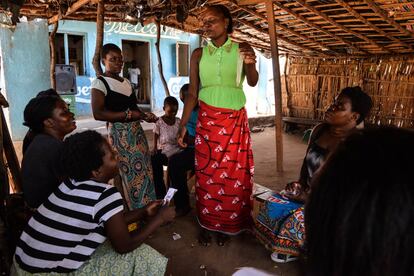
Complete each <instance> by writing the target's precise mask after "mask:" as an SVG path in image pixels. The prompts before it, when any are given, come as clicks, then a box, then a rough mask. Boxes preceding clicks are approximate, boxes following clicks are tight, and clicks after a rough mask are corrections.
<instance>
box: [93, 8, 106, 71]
mask: <svg viewBox="0 0 414 276" xmlns="http://www.w3.org/2000/svg"><path fill="white" fill-rule="evenodd" d="M104 17H105V7H104V1H103V0H99V1H98V11H97V14H96V45H95V54H94V56H93V59H92V65H93V69H94V70H95V73H96V76H97V77H99V76H100V75H102V74H103V71H102V67H101V50H102V46H103V37H104Z"/></svg>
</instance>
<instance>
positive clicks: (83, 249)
mask: <svg viewBox="0 0 414 276" xmlns="http://www.w3.org/2000/svg"><path fill="white" fill-rule="evenodd" d="M121 211H123V203H122V197H121V195H120V194H119V192H118V191H117V189H116V188H115V187H114V186H111V185H108V184H104V183H98V182H95V181H92V180H89V181H83V182H78V183H77V182H74V181H72V182H70V181H65V182H64V183H62V184H60V185H59V187H58V189H57V190H56V191H55V192H53V193H52V194H51V195H50V196H49V198H48V199H47V200H46V202H44V203H43V204H42V205H41V206H40V207H39V208H38V209H37V211H36V213H35V214H34V215H33V217H32V218H31V219H30V220H29V223H28V225H27V227H26V229H25V230H24V232H23V233H22V235H21V237H20V241H19V242H18V245H17V248H16V254H15V258H16V261H17V262H18V264H19V266H20V267H21V268H22V269H24V270H26V271H27V272H31V273H37V272H52V271H53V272H71V271H74V270H76V269H78V268H79V267H80V266H82V264H83V263H84V262H85V261H86V260H88V259H89V258H90V256H91V255H92V253H93V252H94V251H95V249H96V248H97V247H98V246H99V245H100V244H102V243H103V242H104V241H105V240H106V236H105V231H104V222H105V221H107V220H108V219H110V218H111V217H112V216H113V215H115V214H117V213H119V212H121Z"/></svg>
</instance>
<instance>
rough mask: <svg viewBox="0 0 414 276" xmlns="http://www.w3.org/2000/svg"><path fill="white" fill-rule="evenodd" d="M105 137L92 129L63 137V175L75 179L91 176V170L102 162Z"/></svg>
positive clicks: (80, 179)
mask: <svg viewBox="0 0 414 276" xmlns="http://www.w3.org/2000/svg"><path fill="white" fill-rule="evenodd" d="M105 142H106V140H105V138H104V137H103V136H102V135H101V134H99V133H98V132H96V131H94V130H87V131H84V132H80V133H76V134H73V135H71V136H69V137H68V138H66V139H65V141H64V142H63V147H62V151H61V159H60V161H61V162H60V163H61V167H62V170H63V172H64V173H65V175H67V176H68V177H69V178H71V179H74V180H76V181H85V180H88V179H90V178H91V176H92V171H94V170H96V169H98V168H99V167H100V166H102V164H103V157H104V155H105V153H104V150H103V148H102V146H103V144H104V143H105Z"/></svg>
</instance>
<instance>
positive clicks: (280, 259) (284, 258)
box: [270, 252, 298, 263]
mask: <svg viewBox="0 0 414 276" xmlns="http://www.w3.org/2000/svg"><path fill="white" fill-rule="evenodd" d="M270 258H271V259H272V261H274V262H276V263H289V262H293V261H296V260H297V259H298V257H295V256H292V255H289V254H281V253H277V252H273V253H272V255H270Z"/></svg>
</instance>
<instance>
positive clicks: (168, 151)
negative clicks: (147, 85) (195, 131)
mask: <svg viewBox="0 0 414 276" xmlns="http://www.w3.org/2000/svg"><path fill="white" fill-rule="evenodd" d="M163 109H164V112H165V113H164V115H163V116H162V117H161V118H160V119H159V120H158V121H157V122H156V123H155V126H154V149H153V155H152V157H151V161H152V169H153V173H154V185H155V193H156V195H157V198H158V199H161V198H163V197H164V196H165V193H166V190H165V183H164V178H163V165H164V166H166V165H168V159H169V158H170V157H171V156H173V155H174V154H176V153H178V152H179V151H181V149H180V147H179V146H178V143H177V134H178V126H179V124H180V119H179V118H177V117H175V116H176V115H177V110H178V101H177V99H176V98H174V97H171V96H169V97H166V98H165V100H164V107H163Z"/></svg>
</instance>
